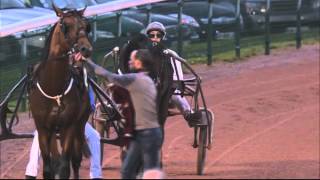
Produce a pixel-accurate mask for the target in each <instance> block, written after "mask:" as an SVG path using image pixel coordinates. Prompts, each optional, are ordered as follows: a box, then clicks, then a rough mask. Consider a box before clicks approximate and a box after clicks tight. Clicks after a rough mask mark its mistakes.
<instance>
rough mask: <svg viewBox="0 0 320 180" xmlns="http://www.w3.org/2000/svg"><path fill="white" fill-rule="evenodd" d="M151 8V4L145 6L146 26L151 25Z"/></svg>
mask: <svg viewBox="0 0 320 180" xmlns="http://www.w3.org/2000/svg"><path fill="white" fill-rule="evenodd" d="M151 8H152V6H151V4H148V5H147V6H146V10H147V24H150V23H151V15H150V14H151Z"/></svg>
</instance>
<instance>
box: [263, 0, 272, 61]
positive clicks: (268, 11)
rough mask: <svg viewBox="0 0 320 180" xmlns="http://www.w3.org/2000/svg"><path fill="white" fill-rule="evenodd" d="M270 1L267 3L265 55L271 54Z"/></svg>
mask: <svg viewBox="0 0 320 180" xmlns="http://www.w3.org/2000/svg"><path fill="white" fill-rule="evenodd" d="M270 1H271V0H267V3H266V14H265V52H264V53H265V55H269V54H270Z"/></svg>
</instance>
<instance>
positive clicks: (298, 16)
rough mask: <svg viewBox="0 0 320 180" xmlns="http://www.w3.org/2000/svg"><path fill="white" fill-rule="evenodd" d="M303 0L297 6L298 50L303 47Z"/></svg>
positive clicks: (299, 0)
mask: <svg viewBox="0 0 320 180" xmlns="http://www.w3.org/2000/svg"><path fill="white" fill-rule="evenodd" d="M301 3H302V0H298V4H297V31H296V48H297V49H299V48H300V47H301V39H302V38H301V5H302V4H301Z"/></svg>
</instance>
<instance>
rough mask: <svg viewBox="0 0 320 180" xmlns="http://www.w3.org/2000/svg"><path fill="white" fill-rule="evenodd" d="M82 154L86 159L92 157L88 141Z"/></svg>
mask: <svg viewBox="0 0 320 180" xmlns="http://www.w3.org/2000/svg"><path fill="white" fill-rule="evenodd" d="M82 153H83V155H84V157H86V158H90V157H91V151H90V148H89V145H88V143H87V141H84V143H83V146H82Z"/></svg>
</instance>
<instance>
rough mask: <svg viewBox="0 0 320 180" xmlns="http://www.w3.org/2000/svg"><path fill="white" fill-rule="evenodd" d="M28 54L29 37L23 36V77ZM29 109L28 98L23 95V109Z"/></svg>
mask: <svg viewBox="0 0 320 180" xmlns="http://www.w3.org/2000/svg"><path fill="white" fill-rule="evenodd" d="M27 55H28V48H27V39H26V38H25V37H23V39H22V40H21V72H20V73H21V76H20V77H22V76H23V75H24V73H25V67H27V65H26V66H24V64H27ZM26 109H27V100H26V96H25V95H23V96H22V102H21V111H26Z"/></svg>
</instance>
